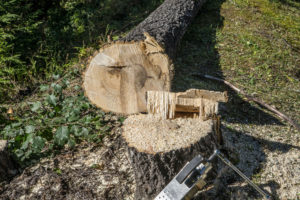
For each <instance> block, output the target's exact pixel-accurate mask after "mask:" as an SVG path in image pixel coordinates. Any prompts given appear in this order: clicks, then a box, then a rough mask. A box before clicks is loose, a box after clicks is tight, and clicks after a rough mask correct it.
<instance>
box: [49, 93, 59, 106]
mask: <svg viewBox="0 0 300 200" xmlns="http://www.w3.org/2000/svg"><path fill="white" fill-rule="evenodd" d="M46 100H47V102H48V103H49V104H50V105H53V106H56V104H57V103H56V100H57V98H56V96H55V95H53V94H51V95H48V96H47V97H46Z"/></svg>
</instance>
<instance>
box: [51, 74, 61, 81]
mask: <svg viewBox="0 0 300 200" xmlns="http://www.w3.org/2000/svg"><path fill="white" fill-rule="evenodd" d="M52 78H53V79H55V80H57V79H59V78H60V75H59V74H53V75H52Z"/></svg>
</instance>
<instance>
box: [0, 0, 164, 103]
mask: <svg viewBox="0 0 300 200" xmlns="http://www.w3.org/2000/svg"><path fill="white" fill-rule="evenodd" d="M159 2H160V1H158V0H153V1H146V0H135V1H132V0H101V1H99V0H53V1H45V0H40V1H34V0H0V69H1V70H0V95H1V98H0V99H1V100H0V101H4V100H5V99H7V98H4V97H7V95H8V96H12V95H13V94H16V93H17V92H18V91H19V90H21V89H23V90H24V89H26V88H27V90H29V91H30V88H31V87H32V85H33V84H34V83H36V82H38V80H40V79H45V78H47V77H48V76H49V75H50V74H53V73H54V72H60V71H63V70H64V69H65V68H66V66H65V65H64V64H65V63H67V62H68V61H69V60H70V59H71V58H73V57H74V56H76V54H77V52H78V49H79V48H81V47H85V46H94V47H96V48H98V45H99V36H101V35H102V38H103V35H105V34H107V33H108V32H109V31H110V30H112V29H114V30H115V29H120V28H121V27H124V25H126V23H128V22H129V21H131V22H132V21H139V20H140V19H141V17H139V16H143V17H144V15H145V14H147V13H145V12H144V11H145V10H147V9H149V8H151V9H154V8H155V7H156V6H157V5H158V3H159ZM151 9H150V10H151ZM28 87H29V89H28Z"/></svg>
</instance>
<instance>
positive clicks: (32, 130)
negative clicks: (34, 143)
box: [25, 125, 35, 134]
mask: <svg viewBox="0 0 300 200" xmlns="http://www.w3.org/2000/svg"><path fill="white" fill-rule="evenodd" d="M34 130H35V126H32V125H28V126H25V133H28V134H29V133H33V132H34Z"/></svg>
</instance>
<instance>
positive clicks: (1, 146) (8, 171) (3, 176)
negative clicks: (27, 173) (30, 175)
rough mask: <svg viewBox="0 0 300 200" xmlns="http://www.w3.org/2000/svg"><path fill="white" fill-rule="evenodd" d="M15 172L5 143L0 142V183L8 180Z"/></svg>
mask: <svg viewBox="0 0 300 200" xmlns="http://www.w3.org/2000/svg"><path fill="white" fill-rule="evenodd" d="M17 172H18V171H17V168H16V165H15V163H14V162H13V160H12V157H11V156H10V154H9V152H8V150H7V141H6V140H0V182H2V181H6V180H8V179H10V178H11V177H13V176H15V175H16V174H17Z"/></svg>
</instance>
